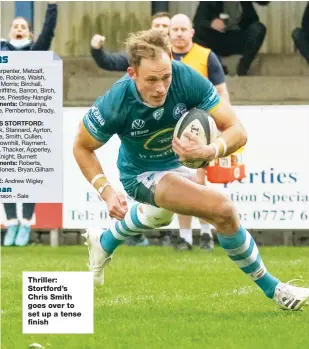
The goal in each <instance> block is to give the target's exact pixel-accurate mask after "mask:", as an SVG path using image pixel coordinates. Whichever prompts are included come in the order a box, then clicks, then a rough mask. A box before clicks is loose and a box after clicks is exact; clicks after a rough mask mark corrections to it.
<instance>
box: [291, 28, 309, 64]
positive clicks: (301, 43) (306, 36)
mask: <svg viewBox="0 0 309 349" xmlns="http://www.w3.org/2000/svg"><path fill="white" fill-rule="evenodd" d="M292 38H293V40H294V43H295V46H296V48H297V49H298V51H299V52H300V54H301V55H302V56H303V57H304V58H305V59H306V61H307V62H308V64H309V33H306V32H305V31H304V29H302V28H296V29H294V30H293V33H292Z"/></svg>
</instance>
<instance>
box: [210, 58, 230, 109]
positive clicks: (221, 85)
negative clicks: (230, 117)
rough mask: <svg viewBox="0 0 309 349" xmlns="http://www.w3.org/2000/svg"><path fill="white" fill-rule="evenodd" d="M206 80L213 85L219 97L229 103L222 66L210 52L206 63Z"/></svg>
mask: <svg viewBox="0 0 309 349" xmlns="http://www.w3.org/2000/svg"><path fill="white" fill-rule="evenodd" d="M207 67H208V79H209V80H210V81H211V82H212V83H213V84H214V85H215V87H216V90H217V92H218V94H219V96H220V97H222V98H223V99H224V100H225V101H227V102H228V103H230V96H229V92H228V89H227V86H226V83H225V76H224V71H223V68H222V65H221V63H220V61H219V59H218V57H217V56H216V54H215V53H214V52H211V53H210V54H209V57H208V61H207Z"/></svg>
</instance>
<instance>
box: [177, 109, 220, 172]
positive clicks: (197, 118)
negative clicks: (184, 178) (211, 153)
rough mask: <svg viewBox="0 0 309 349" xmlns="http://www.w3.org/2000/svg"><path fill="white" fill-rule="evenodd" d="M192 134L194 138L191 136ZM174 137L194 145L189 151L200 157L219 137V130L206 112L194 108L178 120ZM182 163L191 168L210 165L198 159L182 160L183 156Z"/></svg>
mask: <svg viewBox="0 0 309 349" xmlns="http://www.w3.org/2000/svg"><path fill="white" fill-rule="evenodd" d="M190 134H192V135H193V136H190ZM188 135H189V137H188ZM174 137H177V138H179V139H180V141H182V142H184V143H185V144H192V148H191V149H188V151H189V152H191V153H192V155H193V154H196V156H197V157H198V154H199V153H201V149H202V148H203V147H204V146H205V145H209V144H210V143H212V142H213V141H214V140H215V139H216V138H217V137H218V129H217V126H216V123H215V121H214V119H213V118H212V117H211V116H209V115H208V113H207V112H206V111H204V110H201V109H196V108H193V109H191V110H189V111H188V112H186V113H185V114H183V115H182V117H181V118H180V119H179V120H178V122H177V124H176V127H175V130H174ZM190 138H191V140H190ZM178 155H180V154H178ZM180 161H181V163H182V164H183V165H184V166H186V167H189V168H200V167H203V166H206V165H207V163H208V162H207V161H206V160H204V159H198V158H192V159H185V160H182V159H181V155H180Z"/></svg>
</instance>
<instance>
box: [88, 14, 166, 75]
mask: <svg viewBox="0 0 309 349" xmlns="http://www.w3.org/2000/svg"><path fill="white" fill-rule="evenodd" d="M169 26H170V15H169V14H168V13H167V12H158V13H156V14H154V15H153V16H152V17H151V28H153V29H157V30H159V31H160V32H161V33H162V34H164V35H168V32H169ZM104 43H105V36H102V35H99V34H96V35H94V36H93V38H92V40H91V55H92V57H93V59H94V60H95V62H96V63H97V65H98V66H99V67H100V68H102V69H105V70H109V71H127V69H128V67H129V63H128V54H127V53H126V52H118V53H110V54H108V53H105V52H104V49H103V46H104Z"/></svg>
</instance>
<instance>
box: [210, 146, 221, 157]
mask: <svg viewBox="0 0 309 349" xmlns="http://www.w3.org/2000/svg"><path fill="white" fill-rule="evenodd" d="M210 145H212V146H214V148H215V150H216V153H215V157H214V159H216V158H217V157H218V156H219V147H218V146H217V144H216V143H211V144H210Z"/></svg>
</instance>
